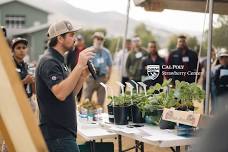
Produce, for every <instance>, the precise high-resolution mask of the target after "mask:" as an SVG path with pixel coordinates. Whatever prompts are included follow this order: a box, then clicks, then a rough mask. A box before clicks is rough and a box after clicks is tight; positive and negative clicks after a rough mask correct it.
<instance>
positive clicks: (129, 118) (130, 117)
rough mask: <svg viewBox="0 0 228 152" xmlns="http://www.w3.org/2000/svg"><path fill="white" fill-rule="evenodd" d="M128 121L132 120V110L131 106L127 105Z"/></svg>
mask: <svg viewBox="0 0 228 152" xmlns="http://www.w3.org/2000/svg"><path fill="white" fill-rule="evenodd" d="M127 120H128V121H132V110H131V106H129V107H128V118H127Z"/></svg>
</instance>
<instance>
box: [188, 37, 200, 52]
mask: <svg viewBox="0 0 228 152" xmlns="http://www.w3.org/2000/svg"><path fill="white" fill-rule="evenodd" d="M187 44H188V47H189V48H191V49H195V48H196V47H198V46H199V42H198V40H197V38H196V37H195V36H193V37H188V38H187Z"/></svg>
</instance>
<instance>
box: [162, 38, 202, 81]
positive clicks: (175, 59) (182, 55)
mask: <svg viewBox="0 0 228 152" xmlns="http://www.w3.org/2000/svg"><path fill="white" fill-rule="evenodd" d="M197 64H198V56H197V53H196V52H194V51H193V50H191V49H190V48H189V47H188V45H187V43H186V36H184V35H180V36H179V37H178V38H177V48H176V49H175V50H173V51H171V54H170V55H169V57H168V62H167V65H168V67H167V68H166V70H167V72H169V73H170V74H167V75H166V77H167V78H172V82H173V83H174V82H175V80H179V81H186V82H189V83H193V82H195V79H196V77H197V78H198V77H199V72H200V70H199V71H197ZM199 69H200V68H199ZM197 72H198V73H197Z"/></svg>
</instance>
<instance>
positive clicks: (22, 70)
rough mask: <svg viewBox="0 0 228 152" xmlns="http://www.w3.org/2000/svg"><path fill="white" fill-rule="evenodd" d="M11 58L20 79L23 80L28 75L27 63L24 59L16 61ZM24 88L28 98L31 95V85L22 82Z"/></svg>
mask: <svg viewBox="0 0 228 152" xmlns="http://www.w3.org/2000/svg"><path fill="white" fill-rule="evenodd" d="M13 59H14V62H15V65H16V71H17V73H18V74H19V77H20V79H21V80H23V79H24V78H25V77H26V76H27V75H28V64H27V63H25V62H24V61H22V62H20V63H18V62H17V61H16V60H15V58H13ZM24 88H25V92H26V94H27V96H28V98H30V97H31V96H32V86H31V85H30V84H24Z"/></svg>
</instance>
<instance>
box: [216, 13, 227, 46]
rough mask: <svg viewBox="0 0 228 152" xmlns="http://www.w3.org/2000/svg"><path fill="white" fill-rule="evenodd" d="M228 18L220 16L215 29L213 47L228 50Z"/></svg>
mask: <svg viewBox="0 0 228 152" xmlns="http://www.w3.org/2000/svg"><path fill="white" fill-rule="evenodd" d="M227 40H228V16H224V15H220V16H219V17H218V20H217V27H215V28H214V29H213V46H215V47H216V48H223V47H224V48H227V49H228V43H227Z"/></svg>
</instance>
